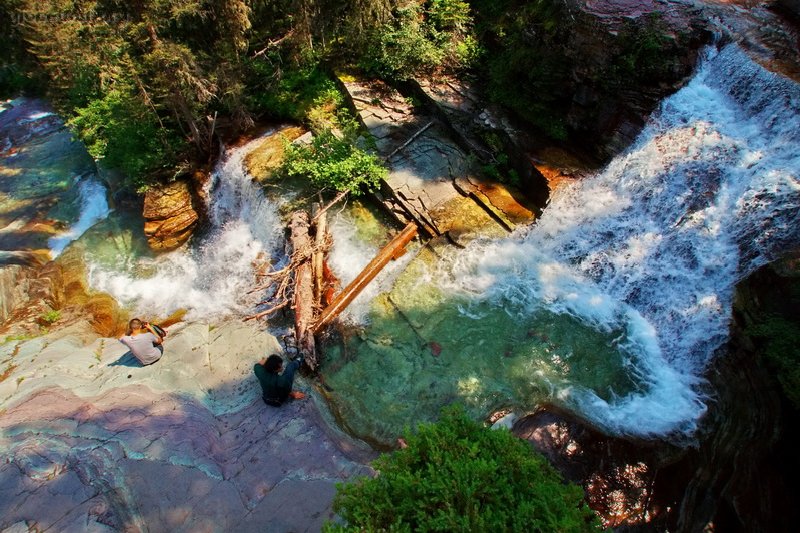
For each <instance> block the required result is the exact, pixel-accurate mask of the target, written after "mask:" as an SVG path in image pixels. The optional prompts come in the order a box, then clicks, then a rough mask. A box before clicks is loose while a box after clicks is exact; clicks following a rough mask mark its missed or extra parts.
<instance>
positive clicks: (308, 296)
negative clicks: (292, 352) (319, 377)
mask: <svg viewBox="0 0 800 533" xmlns="http://www.w3.org/2000/svg"><path fill="white" fill-rule="evenodd" d="M289 227H290V229H291V239H292V249H293V255H294V256H295V257H298V258H299V256H298V255H297V254H302V255H303V256H304V257H303V259H302V260H301V261H300V262H299V264H298V265H297V266H296V268H295V272H294V276H295V278H294V280H295V281H294V283H295V285H294V305H293V307H294V328H295V338H296V339H297V349H298V350H299V351H300V355H302V356H303V357H304V358H305V361H306V365H308V368H309V369H311V370H312V371H313V370H315V369H316V368H317V352H316V343H315V341H314V332H313V331H312V330H311V326H312V325H313V324H314V308H315V305H314V302H315V299H314V276H313V272H312V264H311V251H312V250H313V244H312V242H311V236H310V235H309V220H308V213H306V212H305V211H297V212H295V213H294V214H293V215H292V219H291V222H290V224H289Z"/></svg>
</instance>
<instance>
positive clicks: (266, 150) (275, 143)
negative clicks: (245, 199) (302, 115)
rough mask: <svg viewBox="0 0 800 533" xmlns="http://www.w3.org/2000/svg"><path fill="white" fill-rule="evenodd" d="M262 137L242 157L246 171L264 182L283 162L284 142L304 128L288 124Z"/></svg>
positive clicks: (293, 138) (294, 137) (303, 131)
mask: <svg viewBox="0 0 800 533" xmlns="http://www.w3.org/2000/svg"><path fill="white" fill-rule="evenodd" d="M275 133H276V135H270V136H269V137H266V138H265V139H264V142H262V143H261V144H259V145H258V146H257V147H256V148H254V149H253V151H251V152H250V153H248V154H247V156H245V158H244V164H245V167H246V168H247V172H248V173H249V174H250V175H251V176H253V178H254V179H256V180H257V181H259V182H266V181H269V179H270V178H271V177H272V176H273V174H274V173H275V171H276V170H277V169H278V168H279V167H280V166H281V164H283V159H284V144H285V143H287V142H291V141H294V140H295V139H297V138H298V137H300V136H301V135H303V133H305V130H304V129H303V128H300V127H298V126H288V127H285V128H281V129H279V130H278V131H276V132H275Z"/></svg>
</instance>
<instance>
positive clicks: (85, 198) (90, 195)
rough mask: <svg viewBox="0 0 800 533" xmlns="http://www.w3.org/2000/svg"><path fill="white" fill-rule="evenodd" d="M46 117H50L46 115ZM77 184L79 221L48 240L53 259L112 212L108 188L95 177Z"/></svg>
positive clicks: (82, 179)
mask: <svg viewBox="0 0 800 533" xmlns="http://www.w3.org/2000/svg"><path fill="white" fill-rule="evenodd" d="M40 115H41V114H40ZM44 116H48V115H47V114H45V115H44ZM76 184H77V188H78V201H79V203H80V215H79V216H78V220H77V221H76V222H75V223H74V224H73V225H72V226H70V228H69V229H68V230H67V231H65V232H64V233H62V234H60V235H58V236H56V237H51V238H50V239H49V240H48V242H47V244H48V245H49V246H50V253H51V254H52V256H53V257H58V256H59V255H60V254H61V252H63V251H64V248H66V247H67V245H68V244H69V243H71V242H72V241H74V240H76V239H78V238H79V237H80V236H81V235H83V234H84V232H85V231H86V230H88V229H89V228H91V227H92V226H94V225H95V224H96V223H97V222H98V221H100V220H103V219H104V218H106V217H107V216H108V214H109V213H110V212H111V210H110V209H109V207H108V200H107V199H106V194H107V191H106V187H105V185H103V184H102V183H100V182H99V181H98V180H97V179H96V178H95V177H94V175H89V176H86V177H83V178H77V179H76Z"/></svg>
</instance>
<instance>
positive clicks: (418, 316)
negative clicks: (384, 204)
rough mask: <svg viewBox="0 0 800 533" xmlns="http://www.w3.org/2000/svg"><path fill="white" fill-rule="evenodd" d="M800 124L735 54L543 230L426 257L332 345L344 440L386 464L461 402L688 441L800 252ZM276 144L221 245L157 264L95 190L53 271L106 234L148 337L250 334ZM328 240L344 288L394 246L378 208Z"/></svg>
mask: <svg viewBox="0 0 800 533" xmlns="http://www.w3.org/2000/svg"><path fill="white" fill-rule="evenodd" d="M799 109H800V88H799V87H798V86H797V85H796V84H794V83H793V82H790V81H788V80H786V79H784V78H781V77H780V76H777V75H775V74H772V73H769V72H767V71H766V70H764V69H763V68H761V67H760V66H758V65H756V64H755V63H753V62H752V61H750V60H749V59H748V58H747V56H746V55H745V54H744V53H743V52H741V50H739V49H738V48H737V47H736V46H734V45H729V46H727V47H725V48H723V49H722V50H716V49H713V48H711V49H709V50H708V51H707V52H706V54H705V57H704V58H703V60H702V62H701V64H700V65H699V66H698V68H697V71H696V73H695V75H694V77H693V79H692V80H691V81H690V82H689V83H688V84H687V85H686V86H685V87H684V88H683V89H681V90H680V91H678V92H677V93H676V94H674V95H672V96H670V97H669V98H667V99H665V100H664V101H663V103H662V105H661V106H660V108H659V109H658V110H657V111H656V112H655V113H654V114H653V116H652V117H651V119H650V120H649V122H648V124H647V126H646V127H645V129H644V131H643V132H642V133H641V135H640V136H639V138H638V140H637V141H636V143H635V144H634V145H633V146H631V147H630V148H629V149H628V150H627V151H626V152H625V153H623V154H621V155H620V156H618V157H617V158H615V159H614V160H613V161H611V162H610V164H608V166H607V167H606V168H604V169H603V170H601V171H599V172H597V173H596V174H595V175H593V176H591V177H589V178H587V179H585V180H582V181H580V182H578V183H574V184H571V185H569V186H566V187H564V188H562V189H559V190H558V191H557V193H556V194H555V195H554V197H553V198H551V201H550V203H549V205H548V206H547V208H546V209H545V211H544V215H543V216H542V217H541V218H540V219H539V220H538V221H537V222H536V223H535V224H533V225H531V226H529V227H524V228H520V229H517V230H516V231H515V232H514V233H512V234H510V235H508V236H506V237H497V236H496V235H494V236H486V237H481V238H477V239H475V240H473V241H472V242H471V243H469V244H468V245H467V247H466V248H465V249H461V248H455V247H440V246H438V247H437V246H424V245H422V244H420V243H415V244H414V245H412V247H411V250H410V253H408V254H406V255H405V256H404V257H403V258H401V259H400V260H398V261H395V262H394V263H393V264H392V265H390V267H389V268H387V269H386V270H385V271H384V272H383V273H382V274H381V275H380V277H379V278H378V279H376V281H374V282H373V283H372V284H371V285H370V287H369V288H368V289H367V291H366V292H365V293H363V294H362V295H361V296H360V297H359V298H358V299H357V300H356V301H355V302H354V304H353V305H351V307H350V308H349V309H348V310H347V312H346V313H345V314H344V315H343V316H342V317H341V318H340V322H342V324H343V326H342V327H339V328H338V330H337V332H336V333H335V334H332V335H330V336H328V338H327V341H326V346H325V348H324V358H323V363H322V366H321V369H320V377H319V382H320V384H321V385H320V390H321V391H322V392H323V393H324V395H325V397H326V398H327V399H328V401H329V405H330V406H331V409H332V411H333V412H334V413H335V414H336V418H337V419H338V420H339V421H340V423H341V424H342V425H343V426H344V428H345V429H346V430H347V431H348V432H350V433H351V434H353V435H355V436H357V437H359V438H361V439H364V440H366V441H368V442H370V443H372V444H373V445H378V446H389V445H391V444H392V443H393V442H394V440H395V439H396V438H397V437H398V436H399V435H400V433H401V432H402V431H403V428H404V427H406V426H413V425H414V424H416V423H419V422H421V421H428V420H433V419H435V418H436V416H437V415H438V412H439V409H440V408H441V407H442V406H444V405H446V404H449V403H452V402H459V403H462V404H464V405H465V406H466V407H467V409H468V411H469V412H470V413H471V414H472V415H473V416H475V417H476V418H480V419H483V418H486V417H487V415H489V414H490V413H492V412H494V411H497V410H512V411H513V412H515V413H518V414H526V413H528V412H532V411H533V410H535V409H536V408H537V406H540V405H543V404H555V405H557V406H560V407H563V408H565V409H568V410H570V411H572V412H574V413H576V414H577V415H579V416H580V417H582V418H585V419H588V420H590V421H591V422H592V423H593V424H595V425H597V426H599V427H601V428H603V429H604V430H606V431H608V432H611V433H613V434H621V435H636V436H643V437H663V438H668V439H669V440H672V441H675V442H687V441H689V440H691V438H692V435H693V433H694V431H695V430H696V428H697V424H698V421H699V419H700V418H701V417H702V415H703V414H704V412H705V411H706V409H707V402H708V399H709V396H710V395H711V394H713V391H709V390H707V387H706V386H705V383H704V380H703V377H702V376H703V372H704V371H705V369H706V368H707V365H708V363H709V362H710V361H711V359H712V358H713V357H714V356H715V353H716V352H717V351H718V350H719V348H720V347H721V346H722V345H723V344H724V343H725V341H726V340H727V338H728V329H729V323H730V319H731V307H732V298H733V289H734V285H735V284H736V282H737V281H738V280H740V279H742V278H743V277H745V276H747V275H748V274H749V273H750V272H752V271H753V270H754V269H755V268H757V267H758V266H760V265H763V264H764V263H766V262H768V261H770V260H772V259H774V258H776V257H778V256H779V255H780V254H781V252H782V251H784V250H786V249H787V248H788V247H790V246H796V245H797V244H798V240H799V237H800V224H798V222H800V221H798V212H799V211H798V207H800V152H798V151H797V146H800V113H799V112H798V110H799ZM262 140H263V139H261V138H259V139H255V140H253V141H251V142H249V143H248V144H246V145H244V146H241V147H237V148H234V149H230V150H227V151H226V153H225V156H224V157H223V159H222V160H221V161H220V162H219V164H218V165H217V168H216V169H215V171H214V173H213V176H212V179H211V180H209V183H208V187H209V193H210V196H209V197H210V198H211V200H210V205H209V206H208V208H209V209H208V210H209V217H210V224H209V226H208V227H207V228H205V229H203V230H202V231H201V232H199V233H198V234H197V235H195V237H194V238H193V239H192V241H191V242H190V244H189V245H188V246H185V247H183V248H181V249H178V250H176V251H173V252H170V253H167V254H162V255H158V256H154V255H152V254H151V253H150V252H149V251H148V249H147V246H146V243H145V241H144V238H143V236H142V235H141V224H142V221H141V219H140V218H137V217H132V216H130V215H125V214H122V213H120V212H118V211H114V210H110V209H109V208H108V204H107V203H106V199H105V194H102V193H98V188H97V185H98V184H99V181H96V178H85V177H84V178H81V179H82V180H84V181H85V182H86V185H84V186H83V188H82V189H81V190H82V191H83V192H81V193H80V195H79V197H76V198H75V202H79V203H81V205H82V206H83V208H82V209H81V212H83V213H85V215H84V217H83V218H81V219H80V220H78V221H77V222H75V223H74V224H72V225H71V226H70V228H71V230H72V231H73V234H72V235H71V236H61V237H56V238H55V239H54V240H52V241H51V248H52V250H53V253H54V254H57V253H58V252H60V251H61V250H62V249H63V247H64V246H65V245H66V243H67V242H68V241H69V240H70V239H72V238H76V237H77V236H78V234H80V233H81V232H83V230H85V227H86V226H87V225H88V223H89V222H91V223H94V222H96V221H97V220H99V219H102V220H101V221H100V222H98V223H97V224H94V226H93V227H92V228H91V229H90V230H88V231H86V232H85V233H83V235H82V236H81V237H80V240H81V241H82V242H83V243H84V244H85V245H86V250H87V253H86V261H87V265H88V266H89V282H90V284H91V286H92V287H93V288H95V289H97V290H101V291H105V292H108V293H109V294H111V295H112V296H114V297H115V298H116V299H117V300H118V301H119V302H121V303H122V304H123V305H125V306H128V307H129V308H131V309H132V311H133V312H134V313H140V314H143V315H146V316H167V315H168V314H170V313H171V312H173V311H175V310H178V309H186V310H188V314H187V315H186V320H189V321H191V320H193V319H199V318H203V319H206V320H208V319H211V318H214V317H219V318H222V317H226V316H227V317H230V316H233V317H237V316H238V317H241V316H245V315H247V314H250V313H251V312H252V311H253V309H254V306H255V305H256V304H257V302H258V301H259V298H260V296H261V295H258V294H252V295H248V294H247V293H248V291H249V290H250V288H252V286H253V285H254V268H255V267H254V265H255V264H257V263H258V261H259V258H261V257H264V256H266V257H269V258H271V262H272V263H273V264H274V265H275V266H276V267H279V266H280V265H281V263H282V262H285V261H286V255H285V250H284V247H285V242H284V230H283V222H282V219H281V206H283V205H286V204H287V203H288V202H290V201H291V200H292V199H293V198H292V196H291V195H290V194H283V195H280V194H279V195H272V194H268V195H265V193H264V189H263V188H262V187H261V186H260V185H258V184H257V183H255V182H254V181H253V180H252V179H251V177H250V176H249V175H248V174H247V172H246V171H245V170H244V166H243V159H244V157H245V155H246V154H247V153H248V152H249V151H251V150H252V149H254V148H255V147H256V146H257V145H258V144H259V143H260V142H262ZM330 220H331V226H332V233H333V240H334V247H333V249H332V251H331V257H330V259H329V261H330V264H331V266H332V268H333V269H334V271H335V273H336V274H337V275H338V276H339V277H340V279H341V280H342V283H343V284H344V283H347V282H348V281H350V280H351V279H352V278H354V277H355V276H356V275H357V274H358V272H359V271H360V269H361V267H362V266H363V265H365V264H366V263H367V262H368V261H369V260H370V259H371V258H372V256H373V255H374V253H375V252H376V251H377V250H378V249H379V248H380V246H381V245H382V244H384V243H385V242H387V241H388V240H389V238H390V236H391V234H392V232H393V231H396V229H397V228H393V227H392V226H391V225H390V224H388V223H387V222H386V221H385V220H384V219H383V218H382V217H381V216H380V214H379V212H378V210H377V209H373V208H372V207H370V205H369V203H368V202H364V203H361V202H353V201H351V202H349V203H348V204H347V206H346V207H345V208H343V209H339V210H336V209H335V210H332V212H331V215H330ZM279 323H280V320H278V321H275V324H279ZM264 327H267V328H273V329H275V331H272V329H271V331H272V332H273V333H274V334H276V336H281V335H283V334H285V333H286V328H285V327H283V330H280V329H281V326H276V325H274V324H272V323H264ZM254 355H257V354H254Z"/></svg>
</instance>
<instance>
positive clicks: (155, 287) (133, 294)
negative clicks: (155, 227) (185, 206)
mask: <svg viewBox="0 0 800 533" xmlns="http://www.w3.org/2000/svg"><path fill="white" fill-rule="evenodd" d="M261 142H263V137H262V138H259V139H255V140H253V141H251V142H250V143H248V144H246V145H244V146H242V147H238V148H234V149H232V150H229V151H228V152H227V153H226V155H225V157H224V158H223V159H222V161H221V162H220V163H219V164H218V165H217V168H216V169H215V171H214V173H213V174H212V176H211V180H209V183H208V185H207V186H208V192H209V196H210V197H211V200H210V203H209V206H208V211H209V219H210V222H211V226H212V227H211V229H210V230H209V231H208V233H207V234H206V235H205V236H204V237H203V238H202V239H200V242H194V243H192V244H191V245H185V246H184V247H182V248H180V249H178V250H175V251H173V252H170V253H167V254H162V255H159V256H157V257H155V258H141V259H139V260H138V261H137V262H136V264H135V265H133V266H131V267H129V268H124V269H122V270H120V269H109V268H108V267H104V266H101V265H99V264H93V265H91V268H90V282H91V283H92V286H93V287H95V288H97V289H99V290H102V291H106V292H108V293H109V294H111V295H112V296H114V297H115V298H116V299H117V300H119V301H120V302H123V303H124V304H126V305H128V306H130V307H131V308H132V309H133V310H134V311H135V312H136V313H138V314H144V315H147V316H150V315H152V314H159V315H166V314H169V313H171V312H173V311H175V310H177V309H186V310H188V314H187V318H188V319H195V318H201V317H202V318H208V317H210V316H211V317H222V316H228V315H234V314H242V313H247V312H249V311H250V310H251V309H252V306H253V305H254V304H255V303H256V302H255V300H254V299H255V298H257V296H255V295H254V296H248V292H249V291H250V290H251V289H252V288H253V286H254V284H255V268H256V266H257V265H258V264H259V263H261V262H263V260H264V259H265V258H266V259H269V258H271V257H272V256H273V255H275V254H276V253H277V251H278V249H279V247H280V245H281V240H282V235H283V226H282V224H281V221H280V217H279V215H278V211H277V206H276V205H275V204H274V203H272V202H271V201H270V200H268V199H267V198H266V197H265V196H264V193H263V190H262V188H261V186H260V185H259V184H258V183H255V182H253V179H252V177H251V176H250V175H249V174H248V173H247V171H246V170H245V168H244V165H243V160H244V157H245V156H246V155H247V154H248V153H249V152H250V151H252V150H253V149H254V148H255V147H256V146H257V145H258V144H260V143H261ZM142 272H148V273H149V275H146V276H144V275H142V274H141V273H142Z"/></svg>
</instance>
